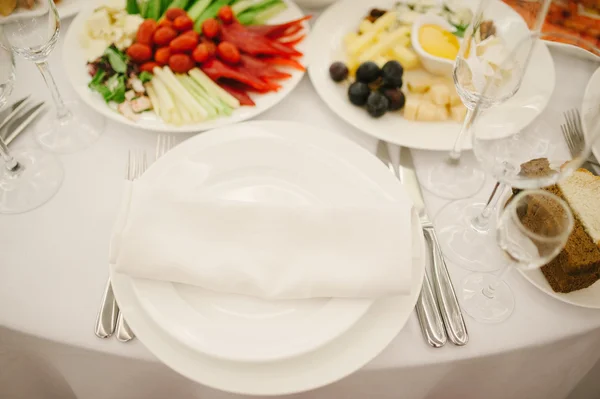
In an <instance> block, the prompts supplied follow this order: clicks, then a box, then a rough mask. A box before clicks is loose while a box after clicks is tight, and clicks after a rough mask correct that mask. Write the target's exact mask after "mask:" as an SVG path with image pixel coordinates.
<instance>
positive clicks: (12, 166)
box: [0, 138, 19, 172]
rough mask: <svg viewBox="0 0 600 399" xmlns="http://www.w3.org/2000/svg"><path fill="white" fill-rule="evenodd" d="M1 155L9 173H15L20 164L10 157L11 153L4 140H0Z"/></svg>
mask: <svg viewBox="0 0 600 399" xmlns="http://www.w3.org/2000/svg"><path fill="white" fill-rule="evenodd" d="M0 155H1V156H2V159H3V160H4V166H5V167H6V169H7V170H9V171H11V172H12V171H15V170H17V169H18V168H19V163H18V162H17V161H16V159H15V158H13V156H12V155H10V151H9V150H8V146H7V145H6V143H5V142H4V139H2V138H0Z"/></svg>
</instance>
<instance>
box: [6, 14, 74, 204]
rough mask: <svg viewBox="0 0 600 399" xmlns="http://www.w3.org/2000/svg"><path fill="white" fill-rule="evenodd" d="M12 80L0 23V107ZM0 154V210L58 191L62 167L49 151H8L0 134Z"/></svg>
mask: <svg viewBox="0 0 600 399" xmlns="http://www.w3.org/2000/svg"><path fill="white" fill-rule="evenodd" d="M14 82H15V64H14V59H13V53H12V50H11V48H10V45H9V44H8V42H7V41H6V38H5V36H4V34H3V30H2V27H1V26H0V108H2V107H3V106H4V105H6V103H7V100H8V96H9V95H10V93H11V92H12V88H13V85H14ZM0 156H1V157H2V161H3V162H2V164H0V213H22V212H27V211H30V210H32V209H35V208H37V207H39V206H41V205H42V204H44V203H46V202H47V201H48V200H50V198H52V197H53V196H54V194H56V192H57V191H58V189H59V187H60V185H61V183H62V180H63V169H62V167H61V165H60V164H59V163H58V161H57V160H56V159H55V158H54V157H53V156H52V155H51V154H47V153H44V152H42V151H39V150H36V149H32V148H23V149H18V150H15V151H9V149H8V147H7V145H6V143H5V142H4V140H3V139H2V138H0Z"/></svg>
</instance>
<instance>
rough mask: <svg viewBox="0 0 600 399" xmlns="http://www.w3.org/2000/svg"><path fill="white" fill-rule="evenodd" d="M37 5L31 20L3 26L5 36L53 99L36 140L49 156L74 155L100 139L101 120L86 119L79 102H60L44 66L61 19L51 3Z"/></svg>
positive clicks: (54, 43)
mask: <svg viewBox="0 0 600 399" xmlns="http://www.w3.org/2000/svg"><path fill="white" fill-rule="evenodd" d="M38 3H39V4H38V6H37V7H38V8H37V9H35V10H34V11H33V12H32V14H31V16H23V17H20V18H17V19H14V20H12V21H11V22H9V23H7V24H5V25H4V26H5V33H6V35H7V37H8V40H9V42H10V44H11V46H12V48H13V50H14V51H15V53H17V54H18V55H20V56H22V57H23V58H25V59H27V60H30V61H33V62H34V63H35V64H36V66H37V68H38V69H39V71H40V72H41V74H42V77H43V78H44V81H45V82H46V86H47V87H48V89H49V90H50V93H51V95H52V100H53V102H54V107H55V112H54V113H47V114H46V115H45V117H44V118H43V119H42V120H40V123H39V124H38V126H39V127H40V129H38V131H37V132H36V139H37V140H38V142H39V143H40V144H41V146H42V147H43V148H45V149H47V150H49V151H52V152H60V153H71V152H76V151H79V150H82V149H84V148H86V147H88V146H90V145H91V144H92V143H93V142H94V141H96V140H97V139H98V137H100V134H101V132H102V130H103V128H104V119H103V118H100V117H98V116H95V117H90V116H86V113H87V112H88V111H87V110H86V109H85V108H84V107H83V106H82V104H81V103H80V102H77V101H70V102H65V101H64V100H63V98H62V96H61V94H60V91H59V90H58V87H57V86H56V82H55V81H54V77H53V76H52V73H51V72H50V68H49V67H48V62H47V59H48V57H49V56H50V54H51V53H52V51H53V50H54V47H55V46H56V43H57V42H58V37H59V32H60V18H59V16H58V11H57V10H56V6H55V5H54V2H53V1H52V0H41V1H39V2H38Z"/></svg>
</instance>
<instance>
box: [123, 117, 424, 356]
mask: <svg viewBox="0 0 600 399" xmlns="http://www.w3.org/2000/svg"><path fill="white" fill-rule="evenodd" d="M192 167H193V168H194V170H198V171H199V172H200V173H199V175H198V179H197V182H196V184H197V189H196V190H197V191H195V193H196V194H197V195H200V196H206V197H207V198H211V199H214V198H218V199H227V200H237V201H252V202H254V201H260V202H263V203H264V202H266V203H273V204H277V203H279V204H298V205H303V204H331V205H335V204H340V203H346V204H347V203H354V204H360V203H385V202H389V201H395V200H397V199H399V198H405V199H407V197H406V196H407V194H406V193H405V191H404V189H403V187H402V186H401V185H399V184H398V183H397V181H396V180H395V179H394V178H393V176H392V175H391V174H389V172H388V173H385V172H387V170H386V169H385V167H383V165H381V164H380V162H379V161H378V160H377V159H376V158H374V157H373V156H371V155H370V154H369V153H368V152H367V151H365V150H363V149H362V148H360V147H358V146H356V145H354V144H352V143H350V142H349V141H347V140H344V139H341V138H339V137H337V136H334V135H332V134H331V133H328V132H326V131H325V132H324V131H319V130H318V129H316V128H313V127H310V126H307V125H302V124H298V123H287V122H256V123H246V124H239V125H236V126H230V127H224V128H221V129H215V130H212V131H210V132H207V133H205V134H203V135H199V136H196V137H194V138H191V139H189V140H187V141H185V142H184V143H182V144H181V145H179V146H178V147H176V148H175V149H173V150H172V151H170V152H169V153H168V154H166V155H165V156H164V157H162V158H161V159H159V160H158V161H157V162H156V163H155V164H154V165H152V167H150V169H149V170H148V171H147V172H146V173H145V174H144V177H143V179H148V180H152V181H154V182H157V184H159V185H161V186H164V185H165V184H168V182H170V181H173V180H174V177H175V176H176V175H178V174H180V173H182V172H181V168H185V169H186V170H189V168H192ZM377 173H379V174H383V176H382V178H379V179H378V178H377V177H375V178H373V175H375V176H377ZM174 175H175V176H174ZM414 219H415V220H414V222H415V223H416V222H417V218H416V217H415V218H414ZM407 223H410V221H407ZM198 261H199V262H202V260H201V259H199V260H198ZM365 266H366V267H368V266H367V265H365ZM323 267H327V265H323ZM133 285H134V287H135V290H136V294H137V296H138V297H139V298H140V302H141V304H142V306H143V307H144V309H145V311H146V312H147V314H148V315H149V316H150V317H151V318H153V320H154V321H155V322H156V323H157V324H160V325H161V328H163V329H164V331H165V332H166V333H167V334H169V335H170V336H171V337H172V338H173V339H176V340H178V341H180V342H182V343H184V344H186V345H187V346H188V347H190V348H193V349H194V350H197V351H199V352H201V353H204V354H208V355H210V356H213V357H216V358H221V359H225V360H233V361H245V362H265V361H274V360H281V359H286V358H292V357H296V356H299V355H302V354H304V353H307V352H310V351H313V350H315V349H316V348H318V347H321V346H323V345H325V344H326V343H328V342H331V341H332V340H333V339H335V338H337V337H338V336H340V335H341V334H343V333H344V332H345V331H347V330H348V329H349V328H350V327H351V326H352V325H353V324H354V323H356V322H357V321H358V320H359V319H360V318H361V317H362V316H363V315H364V313H365V312H366V311H367V310H368V308H369V306H370V305H371V304H372V301H371V300H368V299H342V298H333V299H331V298H327V299H311V300H286V301H267V300H260V299H257V298H249V297H243V296H236V295H229V294H219V293H215V292H211V291H208V290H205V289H202V288H199V287H192V286H189V285H185V284H175V283H170V282H161V281H152V280H145V279H137V280H135V281H134V282H133ZM419 287H420V285H418V284H417V285H414V286H411V292H413V291H418V290H419ZM316 326H318V328H316Z"/></svg>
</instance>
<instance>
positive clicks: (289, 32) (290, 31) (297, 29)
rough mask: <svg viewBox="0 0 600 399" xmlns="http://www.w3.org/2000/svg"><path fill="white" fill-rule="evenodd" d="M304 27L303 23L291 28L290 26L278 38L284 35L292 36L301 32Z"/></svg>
mask: <svg viewBox="0 0 600 399" xmlns="http://www.w3.org/2000/svg"><path fill="white" fill-rule="evenodd" d="M303 29H304V27H303V26H302V25H295V26H292V27H290V28H288V29H287V30H286V31H285V32H284V33H283V34H282V35H281V36H279V37H278V38H277V39H282V38H284V37H288V36H292V35H294V34H296V33H298V32H300V31H301V30H303Z"/></svg>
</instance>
